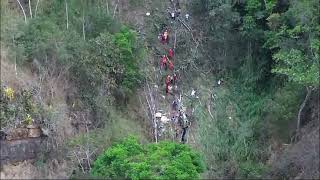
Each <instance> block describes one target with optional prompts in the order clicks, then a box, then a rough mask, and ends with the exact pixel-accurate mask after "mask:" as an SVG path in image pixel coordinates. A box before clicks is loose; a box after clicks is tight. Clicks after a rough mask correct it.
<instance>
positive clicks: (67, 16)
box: [64, 0, 69, 30]
mask: <svg viewBox="0 0 320 180" xmlns="http://www.w3.org/2000/svg"><path fill="white" fill-rule="evenodd" d="M64 2H65V5H66V18H67V30H68V28H69V15H68V3H67V0H64Z"/></svg>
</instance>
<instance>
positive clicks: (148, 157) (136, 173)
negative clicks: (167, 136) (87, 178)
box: [91, 137, 204, 179]
mask: <svg viewBox="0 0 320 180" xmlns="http://www.w3.org/2000/svg"><path fill="white" fill-rule="evenodd" d="M203 171H204V165H203V161H202V159H201V157H200V155H199V153H197V152H195V151H194V150H192V149H191V148H190V147H188V146H187V145H184V144H178V143H173V142H167V141H162V142H160V143H158V144H156V143H152V144H147V145H142V144H140V143H139V142H138V141H137V139H135V138H133V137H129V138H126V139H124V140H123V141H121V142H120V143H117V144H115V145H113V146H112V147H110V148H108V149H107V150H105V152H103V153H102V154H101V155H100V156H99V157H98V158H97V160H96V161H95V163H94V167H93V169H92V171H91V173H92V175H94V176H97V177H103V178H116V179H118V178H120V179H124V178H126V179H128V178H129V179H197V178H199V174H200V173H201V172H203Z"/></svg>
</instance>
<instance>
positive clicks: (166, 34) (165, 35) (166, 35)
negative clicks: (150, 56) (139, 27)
mask: <svg viewBox="0 0 320 180" xmlns="http://www.w3.org/2000/svg"><path fill="white" fill-rule="evenodd" d="M161 42H162V44H164V43H167V44H168V43H169V32H168V29H166V30H165V31H164V33H163V35H162V41H161Z"/></svg>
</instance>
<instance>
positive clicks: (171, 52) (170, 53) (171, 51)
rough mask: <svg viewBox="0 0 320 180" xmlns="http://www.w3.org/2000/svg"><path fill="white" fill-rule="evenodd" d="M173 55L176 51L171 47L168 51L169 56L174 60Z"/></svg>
mask: <svg viewBox="0 0 320 180" xmlns="http://www.w3.org/2000/svg"><path fill="white" fill-rule="evenodd" d="M173 55H174V52H173V50H172V48H170V49H169V53H168V57H169V58H170V59H171V60H172V59H173Z"/></svg>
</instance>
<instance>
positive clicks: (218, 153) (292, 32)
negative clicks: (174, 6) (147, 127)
mask: <svg viewBox="0 0 320 180" xmlns="http://www.w3.org/2000/svg"><path fill="white" fill-rule="evenodd" d="M189 8H190V9H191V10H192V11H193V13H194V15H195V16H196V18H198V20H199V21H200V24H202V27H203V29H204V30H205V32H206V34H207V35H208V39H207V40H206V41H205V42H206V43H204V45H206V46H207V47H211V48H204V51H203V52H202V53H205V54H208V55H210V56H209V57H213V58H212V59H210V60H207V61H206V60H199V61H198V62H199V63H198V64H199V65H200V66H201V67H202V69H204V68H206V67H207V69H208V70H210V69H217V71H220V73H218V77H219V78H220V77H221V78H223V79H225V81H226V83H225V85H224V86H223V87H214V88H213V89H212V88H210V89H208V85H209V86H211V85H210V82H207V81H206V80H205V82H206V83H207V84H208V85H205V86H203V85H204V83H201V85H200V84H199V82H197V86H199V87H201V90H202V91H204V92H208V91H209V92H210V93H205V94H206V96H205V97H204V98H203V99H202V101H206V99H207V98H209V99H211V95H212V93H213V94H215V95H216V98H215V99H214V100H213V104H214V105H212V106H211V112H213V113H212V114H213V116H210V114H209V112H208V111H207V110H206V109H207V107H203V106H201V105H198V106H197V108H196V116H197V117H198V120H199V121H200V124H199V128H200V130H199V131H201V132H200V134H199V138H200V139H201V144H203V152H204V154H205V156H206V159H207V163H208V164H210V165H211V168H212V169H211V170H209V175H208V176H209V177H215V178H218V177H221V176H223V175H227V177H228V174H229V175H230V174H233V175H231V176H232V177H234V176H235V177H243V178H244V177H245V178H253V177H259V176H260V175H261V174H262V173H263V171H264V169H265V168H266V166H265V165H264V162H265V160H266V159H267V156H266V155H267V154H268V153H270V152H269V151H268V146H269V144H270V141H268V140H270V139H271V138H275V139H281V140H280V141H284V142H288V141H289V139H290V138H289V137H290V136H291V135H292V134H290V133H292V132H293V131H294V129H292V130H290V129H289V130H288V125H289V124H294V123H295V121H294V119H295V118H296V117H297V114H298V110H299V104H300V103H301V102H302V99H303V96H304V94H305V93H306V91H305V89H304V87H309V86H312V87H318V86H319V69H318V67H319V48H318V47H319V35H320V34H319V27H320V26H319V11H318V10H319V2H318V1H314V0H311V1H296V0H292V1H275V0H274V1H273V0H270V1H260V0H247V1H235V2H231V1H214V0H199V1H193V3H192V5H191V6H190V7H189ZM316 44H317V45H316ZM202 64H205V66H203V65H202ZM200 79H201V78H200ZM213 80H217V79H216V78H213ZM200 81H204V80H200ZM208 124H211V125H208Z"/></svg>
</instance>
